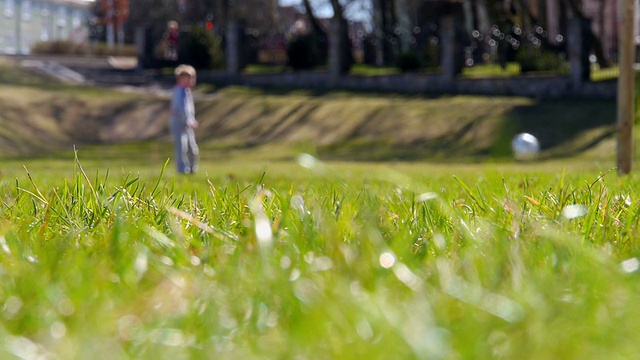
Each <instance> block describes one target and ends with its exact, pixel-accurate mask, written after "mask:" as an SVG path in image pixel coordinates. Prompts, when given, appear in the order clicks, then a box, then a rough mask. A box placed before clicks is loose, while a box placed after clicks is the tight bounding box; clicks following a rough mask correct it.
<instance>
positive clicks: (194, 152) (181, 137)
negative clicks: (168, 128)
mask: <svg viewBox="0 0 640 360" xmlns="http://www.w3.org/2000/svg"><path fill="white" fill-rule="evenodd" d="M172 130H173V131H172V133H173V146H174V148H175V154H176V166H177V170H178V172H179V173H183V174H189V173H194V172H196V171H197V170H198V157H199V150H198V144H196V135H195V132H194V131H193V128H190V127H187V128H185V129H172Z"/></svg>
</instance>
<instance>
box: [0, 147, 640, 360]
mask: <svg viewBox="0 0 640 360" xmlns="http://www.w3.org/2000/svg"><path fill="white" fill-rule="evenodd" d="M146 146H155V145H153V144H148V145H146ZM143 148H144V146H143V145H138V147H133V146H131V147H130V148H129V149H127V148H104V147H97V148H86V149H81V150H80V151H79V160H74V154H73V153H68V154H66V155H64V156H60V157H58V158H56V159H44V160H38V159H31V160H11V161H6V162H4V163H3V168H2V171H3V176H2V178H1V179H0V194H1V195H0V196H1V198H0V201H2V202H1V207H0V219H1V220H0V250H1V251H0V256H1V261H0V264H1V267H0V303H1V304H3V307H2V311H1V312H0V332H1V333H2V339H3V340H2V342H0V344H2V346H1V347H0V353H3V355H1V357H11V356H15V357H18V358H25V359H32V358H36V357H38V356H44V357H45V358H54V357H57V358H65V359H71V358H79V359H80V358H87V357H91V358H104V359H113V358H153V359H157V358H166V359H176V358H230V359H251V358H300V359H304V358H308V359H324V358H327V359H333V358H356V357H364V358H441V359H459V358H468V359H478V358H519V359H520V358H525V359H526V358H530V359H541V358H576V359H577V358H580V359H586V358H593V359H599V358H603V357H605V358H608V359H615V358H630V357H633V356H634V354H635V350H636V348H637V345H636V344H637V341H638V340H639V335H638V334H639V333H640V332H639V330H640V325H638V324H637V322H635V321H633V319H635V318H636V317H637V316H639V315H640V292H639V288H638V276H639V275H638V273H637V270H638V267H639V265H640V262H639V261H638V260H637V257H638V256H639V255H640V254H639V252H640V247H639V244H638V242H637V238H638V237H639V236H640V227H639V225H638V221H639V220H638V219H639V217H638V213H639V212H640V202H639V201H638V197H639V195H638V192H637V189H638V186H639V181H638V178H637V177H635V176H632V177H626V178H618V177H617V175H616V174H615V172H612V171H609V169H608V168H607V165H608V162H602V163H600V164H594V163H590V164H588V165H587V164H586V163H580V162H571V161H566V160H565V161H564V162H545V163H541V164H536V163H523V164H501V165H473V164H469V165H434V164H431V165H429V164H424V163H396V164H391V163H387V164H381V163H343V162H328V163H324V162H322V161H320V160H318V159H317V158H315V157H313V156H311V155H304V154H302V155H298V156H297V157H292V158H290V159H280V160H278V159H265V158H263V156H264V154H263V152H265V151H266V150H263V151H252V152H246V153H242V154H235V155H229V156H227V157H226V158H222V157H221V158H219V159H218V160H209V161H206V162H205V163H204V164H203V169H202V171H201V172H200V173H199V174H197V175H194V176H182V177H176V176H175V174H174V171H173V169H172V168H171V165H169V167H168V168H167V169H166V170H164V169H163V161H162V160H160V158H159V159H158V160H157V161H147V162H146V164H141V162H140V161H138V160H134V159H132V157H131V156H128V154H127V151H132V150H134V149H137V150H141V149H143ZM282 151H283V150H274V152H282ZM83 154H86V156H85V157H84V158H83ZM105 154H107V155H108V156H105ZM109 154H111V155H109ZM117 154H121V155H120V156H117ZM23 166H26V169H25V168H24V167H23Z"/></svg>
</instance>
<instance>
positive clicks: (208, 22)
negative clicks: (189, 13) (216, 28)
mask: <svg viewBox="0 0 640 360" xmlns="http://www.w3.org/2000/svg"><path fill="white" fill-rule="evenodd" d="M205 27H206V28H207V30H209V31H211V30H213V21H207V24H206V25H205Z"/></svg>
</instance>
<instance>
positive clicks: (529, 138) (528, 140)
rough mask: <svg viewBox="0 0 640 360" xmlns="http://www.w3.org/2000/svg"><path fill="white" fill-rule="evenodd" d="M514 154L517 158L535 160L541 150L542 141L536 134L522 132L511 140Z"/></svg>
mask: <svg viewBox="0 0 640 360" xmlns="http://www.w3.org/2000/svg"><path fill="white" fill-rule="evenodd" d="M511 148H512V149H513V156H514V157H515V158H516V159H517V160H533V159H535V158H536V157H537V156H538V153H539V152H540V143H539V142H538V139H536V137H535V136H533V135H531V134H528V133H520V134H518V135H516V136H515V137H514V138H513V141H512V142H511Z"/></svg>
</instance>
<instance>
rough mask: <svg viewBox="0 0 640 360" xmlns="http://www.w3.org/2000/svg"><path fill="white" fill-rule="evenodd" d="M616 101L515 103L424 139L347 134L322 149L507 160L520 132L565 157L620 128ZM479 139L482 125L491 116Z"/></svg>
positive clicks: (330, 153)
mask: <svg viewBox="0 0 640 360" xmlns="http://www.w3.org/2000/svg"><path fill="white" fill-rule="evenodd" d="M615 118H616V104H615V102H614V101H608V100H545V101H539V102H535V103H532V104H531V105H524V106H516V107H514V108H512V109H511V110H510V111H508V112H507V113H506V114H504V115H503V116H502V117H501V118H499V119H487V118H476V119H474V120H472V121H471V122H469V123H466V124H464V125H463V126H461V127H459V128H458V129H454V130H453V131H451V132H449V133H447V134H445V135H441V136H436V137H433V138H431V139H425V140H424V141H418V142H409V143H403V142H401V141H388V140H375V139H358V138H353V139H347V140H346V141H344V142H341V143H336V144H330V145H326V146H322V147H320V148H319V149H318V152H319V153H320V154H321V157H322V158H323V159H326V160H343V161H418V160H435V161H442V162H451V161H456V162H458V161H463V162H479V161H506V160H511V159H512V150H511V141H512V139H513V137H514V136H515V135H516V134H518V133H521V132H528V133H531V134H533V135H534V136H536V137H537V138H538V140H539V141H540V146H541V154H540V158H541V159H561V158H565V157H569V156H575V155H578V154H580V153H582V152H584V151H586V150H589V149H591V148H593V147H595V146H597V145H598V144H599V143H601V142H602V141H603V140H606V139H608V138H610V137H611V136H612V135H614V133H615ZM492 120H493V123H494V124H495V125H491V126H492V131H491V133H489V134H485V138H484V139H485V140H486V137H488V138H490V141H489V142H488V143H487V144H483V145H478V144H477V143H476V142H475V140H474V139H476V140H477V139H478V134H477V132H478V129H479V128H481V127H482V125H481V124H482V123H483V122H486V121H492Z"/></svg>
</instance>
